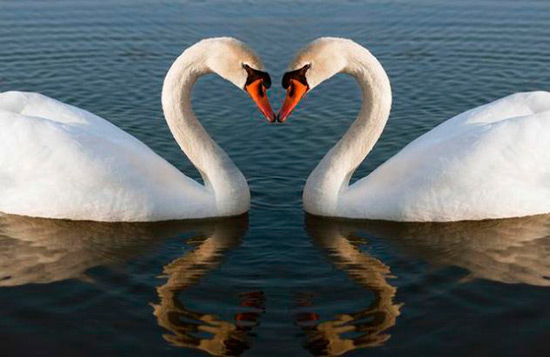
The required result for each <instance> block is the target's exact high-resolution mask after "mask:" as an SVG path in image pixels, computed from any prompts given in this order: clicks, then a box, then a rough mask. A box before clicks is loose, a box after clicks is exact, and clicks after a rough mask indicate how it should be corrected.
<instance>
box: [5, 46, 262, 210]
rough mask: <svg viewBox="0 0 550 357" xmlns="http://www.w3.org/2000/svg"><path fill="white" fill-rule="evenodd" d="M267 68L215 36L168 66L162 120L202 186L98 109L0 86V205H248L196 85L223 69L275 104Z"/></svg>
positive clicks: (144, 207)
mask: <svg viewBox="0 0 550 357" xmlns="http://www.w3.org/2000/svg"><path fill="white" fill-rule="evenodd" d="M262 68H263V65H262V63H261V62H260V60H259V59H258V57H257V56H256V55H255V54H254V53H253V52H252V51H251V50H250V49H248V48H247V47H246V46H245V45H244V44H243V43H241V42H239V41H237V40H235V39H231V38H216V39H209V40H204V41H201V42H199V43H197V44H195V45H194V46H192V47H190V48H188V49H187V50H186V51H184V52H183V54H182V55H181V56H180V57H179V58H178V59H177V60H176V61H175V62H174V64H173V65H172V67H171V68H170V71H169V72H168V74H167V75H166V78H165V81H164V87H163V92H162V105H163V110H164V113H165V117H166V120H167V122H168V125H169V127H170V129H171V131H172V134H173V135H174V137H175V139H176V141H177V142H178V144H179V145H180V147H181V148H182V150H183V151H184V152H185V154H186V155H187V156H188V157H189V159H190V160H191V162H192V163H193V164H194V165H195V166H196V167H197V169H198V170H199V172H200V173H201V175H202V177H203V179H204V182H205V185H204V186H203V185H201V184H199V183H198V182H196V181H194V180H192V179H190V178H189V177H187V176H185V175H184V174H183V173H181V172H180V171H178V170H177V169H176V168H175V167H173V166H172V165H170V164H169V163H168V162H167V161H166V160H164V159H163V158H161V157H160V156H159V155H157V154H155V153H154V152H153V151H152V150H151V149H150V148H148V147H147V146H146V145H145V144H143V143H142V142H140V141H139V140H138V139H136V138H135V137H133V136H131V135H129V134H128V133H126V132H124V131H122V130H121V129H119V128H117V127H116V126H114V125H112V124H111V123H109V122H107V121H106V120H104V119H102V118H100V117H98V116H96V115H94V114H92V113H89V112H87V111H85V110H82V109H79V108H76V107H73V106H70V105H67V104H64V103H61V102H58V101H56V100H54V99H51V98H48V97H46V96H43V95H40V94H35V93H22V92H6V93H2V94H0V212H4V213H11V214H18V215H26V216H34V217H45V218H65V219H72V220H94V221H158V220H168V219H187V218H205V217H216V216H230V215H237V214H241V213H243V212H246V211H247V210H248V208H249V201H250V193H249V190H248V185H247V183H246V180H245V178H244V176H243V175H242V173H241V172H240V171H239V169H238V168H237V167H236V166H235V165H234V164H233V162H232V161H231V159H230V158H229V157H228V156H227V154H226V153H225V152H224V151H223V150H222V149H221V148H220V147H218V145H216V143H215V142H214V141H213V140H212V139H211V138H210V136H209V135H208V134H207V132H206V131H205V130H204V128H203V127H202V125H201V124H200V123H199V121H198V120H197V119H196V118H195V116H194V114H193V111H192V109H191V90H192V87H193V85H194V84H195V82H196V81H197V79H198V78H199V77H200V76H202V75H204V74H208V73H217V74H219V75H220V76H222V77H224V78H225V79H227V80H229V81H230V82H232V83H233V84H235V85H236V86H238V87H239V88H241V89H245V90H247V91H248V92H249V93H250V95H251V96H252V98H253V99H254V100H255V101H256V102H257V103H258V105H259V106H260V109H262V110H270V107H269V105H268V102H267V96H265V95H264V94H265V88H264V83H263V80H262V79H261V78H260V77H259V78H260V79H258V80H257V81H254V80H253V79H254V78H251V73H255V72H257V73H262V72H260V71H259V70H256V69H262ZM267 86H269V85H267ZM258 93H260V94H262V95H261V96H259V95H258ZM266 108H267V109H266ZM266 113H267V112H266ZM268 114H269V113H268ZM268 114H266V115H268Z"/></svg>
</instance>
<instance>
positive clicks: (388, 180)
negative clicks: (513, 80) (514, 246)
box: [345, 92, 550, 221]
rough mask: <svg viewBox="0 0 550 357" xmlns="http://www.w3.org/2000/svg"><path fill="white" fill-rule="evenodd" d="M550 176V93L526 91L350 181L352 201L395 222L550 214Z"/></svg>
mask: <svg viewBox="0 0 550 357" xmlns="http://www.w3.org/2000/svg"><path fill="white" fill-rule="evenodd" d="M510 115H517V116H515V117H514V116H510ZM548 182H550V93H546V92H534V93H519V94H515V95H512V96H509V97H506V98H503V99H501V100H498V101H496V102H494V103H490V104H488V105H484V106H482V107H479V108H476V109H473V110H470V111H468V112H465V113H463V114H460V115H458V116H457V117H454V118H452V119H450V120H449V121H447V122H445V123H443V124H441V125H439V126H438V127H436V128H434V129H433V130H431V131H430V132H428V133H426V134H424V135H422V136H421V137H419V138H418V139H416V140H414V141H413V142H411V143H410V144H409V145H407V146H406V147H405V148H403V149H402V150H401V151H400V152H399V153H397V154H396V155H395V156H394V157H392V158H391V159H390V160H388V161H387V162H386V163H384V164H383V165H381V166H380V167H379V168H377V169H376V170H375V171H373V172H372V173H371V174H370V175H368V176H367V177H365V178H364V179H362V180H360V181H358V182H357V183H355V184H354V185H352V186H350V189H349V191H348V192H346V194H345V200H346V203H345V205H346V206H348V207H350V210H352V211H353V212H350V214H353V216H359V217H361V216H362V217H372V218H383V219H394V220H413V221H433V220H438V221H441V220H467V219H483V218H503V217H515V216H525V215H530V214H539V213H548V212H550V186H549V185H548Z"/></svg>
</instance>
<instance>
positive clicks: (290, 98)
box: [277, 79, 309, 123]
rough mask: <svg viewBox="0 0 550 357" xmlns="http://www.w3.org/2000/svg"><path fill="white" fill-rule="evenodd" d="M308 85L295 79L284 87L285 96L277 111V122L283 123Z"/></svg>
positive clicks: (305, 91)
mask: <svg viewBox="0 0 550 357" xmlns="http://www.w3.org/2000/svg"><path fill="white" fill-rule="evenodd" d="M308 89H309V87H308V86H306V85H304V84H302V83H301V82H300V81H297V80H295V79H291V80H290V85H289V86H288V88H287V89H286V97H285V101H284V102H283V106H282V107H281V109H280V110H279V113H277V121H278V122H279V123H284V122H285V121H286V120H287V118H288V117H289V115H290V113H292V111H293V110H294V108H296V106H297V105H298V103H300V100H302V98H303V97H304V95H305V94H306V93H307V91H308Z"/></svg>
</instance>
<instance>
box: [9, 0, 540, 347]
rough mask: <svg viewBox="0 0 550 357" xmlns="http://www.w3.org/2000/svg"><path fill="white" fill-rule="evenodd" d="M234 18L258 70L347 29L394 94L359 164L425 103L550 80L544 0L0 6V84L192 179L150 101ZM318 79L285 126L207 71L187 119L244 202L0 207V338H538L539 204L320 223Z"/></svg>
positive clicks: (349, 102) (347, 117)
mask: <svg viewBox="0 0 550 357" xmlns="http://www.w3.org/2000/svg"><path fill="white" fill-rule="evenodd" d="M221 35H223V36H235V37H238V38H240V39H241V40H243V41H245V42H246V43H247V44H249V45H250V46H251V47H252V48H254V49H255V50H256V51H257V52H258V53H259V54H260V56H261V57H262V58H263V60H264V63H265V64H266V67H267V69H268V70H269V72H270V73H271V75H272V78H273V82H274V86H273V90H272V91H271V93H270V96H271V98H272V103H273V104H274V107H276V108H278V107H279V105H280V104H279V103H280V100H281V99H282V97H283V95H284V92H283V91H282V90H281V89H280V85H279V83H280V78H281V76H282V74H283V72H284V70H285V68H286V64H287V63H288V62H289V61H290V59H291V58H292V56H293V54H294V53H295V52H296V51H297V50H298V49H299V48H301V47H302V46H304V45H305V44H307V43H308V42H309V41H310V40H312V39H314V38H317V37H319V36H326V35H331V36H342V37H348V38H352V39H354V40H356V41H357V42H359V43H361V44H363V45H365V46H367V47H368V48H370V49H371V50H372V52H373V53H374V54H375V55H376V56H377V57H378V58H379V59H380V61H381V62H382V64H383V65H384V67H385V68H386V70H387V72H388V75H389V77H390V79H391V82H392V87H393V93H394V105H393V109H392V114H391V118H390V120H389V122H388V125H387V127H386V130H385V131H384V134H383V136H382V138H381V139H380V142H379V143H378V144H377V145H376V147H375V150H374V151H373V152H372V154H371V155H369V157H368V160H366V161H365V162H364V164H363V165H362V166H361V167H360V169H359V170H358V172H357V173H356V175H355V177H362V176H364V175H366V174H368V173H369V172H370V171H372V170H373V169H374V168H375V167H377V166H378V165H379V164H380V163H382V162H384V161H385V160H387V159H388V158H389V157H390V156H391V155H393V154H394V153H396V152H397V151H398V150H399V149H400V148H402V147H403V146H404V145H405V144H406V143H408V142H410V141H411V140H412V139H414V138H416V137H417V136H419V135H420V134H422V133H424V132H425V131H427V130H429V129H431V128H432V127H434V126H435V125H437V124H438V123H440V122H442V121H443V120H445V119H447V118H450V117H451V116H453V115H455V114H457V113H460V112H462V111H464V110H466V109H469V108H472V107H475V106H478V105H480V104H483V103H486V102H488V101H491V100H494V99H497V98H499V97H502V96H505V95H507V94H510V93H512V92H517V91H527V90H536V89H543V90H549V89H550V70H549V68H550V67H549V63H550V2H548V1H545V0H544V1H543V0H541V1H508V0H498V1H497V0H476V1H471V0H465V1H454V2H450V1H435V0H420V1H414V2H411V1H404V0H403V1H344V2H339V3H337V4H335V3H332V2H330V1H311V2H295V1H256V2H253V1H208V2H206V1H205V2H187V1H175V0H162V1H153V0H137V1H135V0H132V1H131V0H115V1H109V2H92V1H83V0H74V1H27V0H7V1H6V0H4V1H1V2H0V91H5V90H10V89H16V90H27V91H38V92H41V93H44V94H46V95H48V96H51V97H54V98H57V99H60V100H62V101H64V102H67V103H70V104H73V105H76V106H79V107H82V108H85V109H87V110H89V111H91V112H94V113H96V114H98V115H100V116H102V117H104V118H106V119H108V120H110V121H111V122H113V123H115V124H116V125H117V126H119V127H121V128H122V129H124V130H126V131H128V132H129V133H131V134H133V135H135V136H136V137H138V138H139V139H141V140H142V141H143V142H145V143H146V144H147V145H149V146H150V147H151V148H153V150H155V151H156V152H157V153H159V154H160V155H161V156H163V157H164V158H166V159H167V160H169V161H170V162H171V163H173V164H174V165H175V166H177V167H178V168H179V169H181V170H182V171H184V172H185V173H186V174H188V175H189V176H191V177H193V178H198V173H197V172H196V171H195V170H194V169H193V167H192V166H191V165H190V164H189V162H188V161H187V160H186V159H185V157H184V156H183V155H182V153H181V152H180V150H179V148H178V146H177V144H176V143H175V142H174V140H173V139H172V137H171V135H170V133H169V131H168V128H167V126H166V124H165V122H164V119H163V115H162V112H161V107H160V90H161V83H162V80H163V76H164V74H165V73H166V71H167V69H168V67H169V66H170V64H171V62H172V61H173V60H174V59H175V58H176V57H177V55H178V54H179V53H180V52H181V51H182V50H183V49H184V48H186V47H187V46H190V45H191V44H193V43H195V42H196V41H198V40H200V39H202V38H206V37H212V36H221ZM359 99H360V94H359V90H358V87H357V85H356V84H355V83H354V82H353V81H352V80H351V79H350V78H346V77H337V78H334V79H332V80H331V81H329V82H327V83H325V84H323V85H322V86H320V87H319V88H317V89H316V90H314V91H313V92H312V93H311V94H310V95H309V96H308V98H307V100H306V101H305V102H304V103H303V104H302V105H301V106H300V107H299V108H298V109H297V110H296V111H295V113H294V114H293V115H292V117H291V118H290V119H289V121H288V123H287V124H286V125H276V126H275V125H268V124H267V123H266V122H265V121H264V120H263V119H262V118H261V115H260V113H259V112H258V111H257V110H255V108H254V106H253V104H252V102H251V101H250V99H249V98H248V97H247V96H246V95H245V94H244V93H242V92H240V91H238V90H237V89H235V88H234V87H233V86H232V85H231V84H229V83H227V82H225V81H223V80H222V79H220V78H217V77H215V76H210V77H207V78H205V79H203V80H201V81H200V82H199V83H198V85H197V87H196V91H195V94H194V107H195V111H196V112H197V115H198V117H199V118H200V119H201V121H202V122H203V123H204V125H205V127H206V128H207V130H208V131H209V132H210V133H211V135H212V136H213V137H214V138H215V140H216V141H217V142H218V143H219V144H220V145H221V147H223V148H224V149H225V150H226V151H227V152H228V154H229V155H230V156H231V157H232V159H233V160H234V161H235V163H236V164H237V166H238V167H239V168H241V170H242V171H243V172H244V174H245V176H246V177H247V178H248V180H249V183H250V186H251V190H252V208H251V211H250V212H249V214H248V215H247V216H243V217H238V218H233V219H227V220H221V221H205V222H172V223H156V224H101V223H82V222H81V223H78V222H65V221H60V222H57V221H49V220H37V219H29V218H21V217H19V218H18V217H6V216H4V217H0V306H1V308H0V337H1V343H0V355H2V356H7V355H25V356H46V355H47V356H54V355H57V356H58V355H78V356H97V355H118V356H120V355H143V356H164V355H167V356H168V355H201V354H203V353H210V354H214V355H238V354H241V353H245V354H248V355H250V356H302V355H304V356H307V355H310V354H314V355H341V354H345V353H348V354H349V355H357V356H359V355H373V356H375V355H376V356H410V355H427V356H436V355H444V356H538V355H540V356H547V355H549V354H550V344H549V342H548V341H549V339H550V323H549V321H550V306H549V301H550V290H549V288H548V286H549V285H550V280H549V276H550V257H549V255H550V218H549V217H544V216H542V217H531V218H525V219H513V220H503V221H488V222H477V223H475V222H473V223H472V222H464V223H453V224H395V223H394V224H392V223H383V222H360V221H356V222H354V221H334V220H332V221H331V220H326V219H320V218H316V217H311V216H307V215H305V214H304V213H303V211H302V206H301V192H302V189H303V185H304V183H305V180H306V178H307V176H308V174H309V173H310V171H311V170H312V169H313V168H314V166H315V165H316V163H317V162H318V161H319V160H320V158H321V157H322V156H323V154H324V153H325V152H326V151H327V150H328V149H330V147H331V146H332V145H334V144H335V142H336V141H337V140H338V138H339V136H340V135H342V133H343V132H344V131H345V130H346V128H347V127H348V126H349V124H350V123H351V121H352V119H353V118H354V116H355V114H356V112H357V110H358V108H359Z"/></svg>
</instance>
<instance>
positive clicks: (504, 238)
mask: <svg viewBox="0 0 550 357" xmlns="http://www.w3.org/2000/svg"><path fill="white" fill-rule="evenodd" d="M339 226H340V227H341V229H346V230H349V231H350V230H351V231H361V232H363V233H365V234H367V235H369V236H374V237H376V238H379V239H384V240H388V241H390V242H392V243H393V244H395V245H396V246H397V247H399V248H401V249H402V250H403V251H404V252H405V253H406V254H408V255H412V256H415V257H417V258H420V259H422V260H424V261H427V262H429V263H431V264H432V265H434V266H442V267H443V266H456V267H460V268H463V269H465V270H467V271H468V272H469V275H468V276H467V277H466V278H464V279H463V281H469V280H472V279H487V280H492V281H496V282H501V283H508V284H529V285H536V286H550V259H549V258H550V215H539V216H531V217H523V218H511V219H498V220H486V221H469V222H451V223H396V222H383V221H348V222H345V223H344V222H341V223H339Z"/></svg>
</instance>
